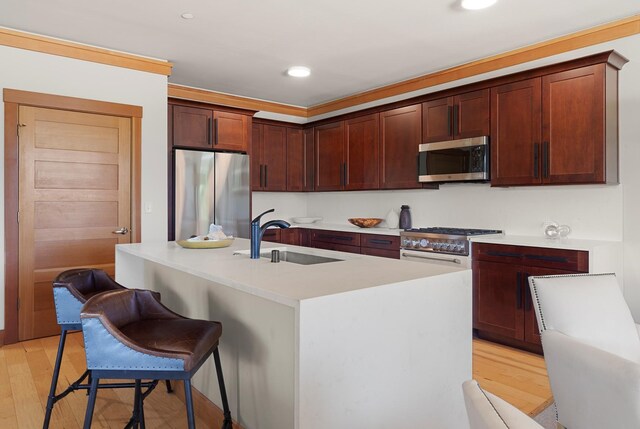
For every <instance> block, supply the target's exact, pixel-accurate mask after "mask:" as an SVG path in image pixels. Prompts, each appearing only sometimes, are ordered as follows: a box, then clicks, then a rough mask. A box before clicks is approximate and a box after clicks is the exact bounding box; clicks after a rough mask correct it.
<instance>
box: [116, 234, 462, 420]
mask: <svg viewBox="0 0 640 429" xmlns="http://www.w3.org/2000/svg"><path fill="white" fill-rule="evenodd" d="M269 248H280V249H282V248H283V246H278V245H275V244H270V243H263V250H267V249H269ZM286 248H287V249H289V250H295V251H299V252H301V253H306V254H312V255H319V256H327V257H331V258H335V259H340V260H339V261H337V262H328V263H321V264H316V265H299V264H294V263H290V262H280V263H277V264H276V263H271V262H270V260H269V259H265V258H261V259H259V260H251V259H249V256H248V254H246V253H245V254H236V253H237V252H238V251H243V250H245V251H246V250H247V249H249V240H244V239H236V240H235V242H234V244H233V245H232V246H231V247H228V248H223V249H206V250H204V249H183V248H181V247H180V246H178V245H177V244H176V243H174V242H169V243H155V244H153V243H143V244H128V245H119V246H117V248H116V279H117V281H118V282H120V283H122V284H123V285H125V286H127V287H131V288H134V287H135V288H145V289H152V290H156V291H158V292H160V293H161V294H162V301H163V303H164V304H165V305H166V306H168V307H169V308H171V309H172V310H174V311H176V312H178V313H180V314H183V315H185V316H187V317H191V318H200V319H209V320H218V321H221V322H222V324H223V334H222V339H221V342H220V354H221V358H222V364H223V368H224V376H225V381H226V383H227V392H228V396H229V401H230V405H231V410H232V414H233V417H234V420H236V421H237V422H238V423H239V424H240V425H241V426H242V427H243V428H244V429H290V428H291V429H326V428H330V427H335V428H337V427H341V428H388V427H422V428H444V427H455V428H465V427H468V423H467V419H466V413H465V410H464V402H463V397H462V390H461V384H462V382H463V381H464V380H466V379H469V378H471V354H472V351H471V340H472V334H471V271H470V270H464V269H463V270H461V269H458V268H450V267H444V266H441V265H431V264H425V263H412V262H406V261H397V260H390V259H385V258H377V257H372V256H365V255H355V254H348V253H342V252H334V251H327V250H321V249H309V248H303V247H296V246H286ZM193 385H194V387H196V388H197V389H198V390H199V391H200V392H202V393H203V394H205V395H206V396H207V397H208V398H209V399H211V401H213V402H214V403H216V404H218V405H219V404H220V398H219V394H218V388H217V382H216V377H215V369H214V366H213V364H212V362H208V363H207V364H205V366H203V367H202V368H201V369H200V371H199V372H198V373H197V374H196V376H195V377H194V379H193Z"/></svg>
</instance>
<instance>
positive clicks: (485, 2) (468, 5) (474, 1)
mask: <svg viewBox="0 0 640 429" xmlns="http://www.w3.org/2000/svg"><path fill="white" fill-rule="evenodd" d="M496 1H498V0H462V2H461V3H460V4H461V6H462V7H463V8H464V9H469V10H478V9H484V8H486V7H489V6H493V5H494V4H496Z"/></svg>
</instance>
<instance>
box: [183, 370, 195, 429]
mask: <svg viewBox="0 0 640 429" xmlns="http://www.w3.org/2000/svg"><path fill="white" fill-rule="evenodd" d="M184 399H185V402H186V406H187V424H188V427H189V429H195V427H196V419H195V416H194V414H193V398H192V397H191V380H190V379H189V380H185V381H184Z"/></svg>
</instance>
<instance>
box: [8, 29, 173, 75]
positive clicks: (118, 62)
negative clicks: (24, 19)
mask: <svg viewBox="0 0 640 429" xmlns="http://www.w3.org/2000/svg"><path fill="white" fill-rule="evenodd" d="M0 45H4V46H10V47H12V48H19V49H26V50H29V51H35V52H41V53H45V54H51V55H58V56H61V57H67V58H74V59H77V60H83V61H90V62H94V63H100V64H107V65H110V66H116V67H124V68H128V69H133V70H138V71H144V72H149V73H155V74H161V75H165V76H170V75H171V69H172V68H173V64H172V63H171V62H169V61H163V60H157V59H154V58H148V57H142V56H138V55H132V54H127V53H124V52H118V51H111V50H109V49H104V48H98V47H95V46H89V45H83V44H81V43H75V42H68V41H66V40H61V39H56V38H53V37H47V36H40V35H37V34H32V33H26V32H23V31H17V30H12V29H9V28H4V27H0Z"/></svg>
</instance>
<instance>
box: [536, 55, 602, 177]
mask: <svg viewBox="0 0 640 429" xmlns="http://www.w3.org/2000/svg"><path fill="white" fill-rule="evenodd" d="M604 67H605V66H604V64H598V65H594V66H589V67H583V68H579V69H574V70H569V71H565V72H560V73H555V74H552V75H548V76H544V77H543V78H542V106H543V109H542V111H543V115H542V134H543V138H544V139H543V155H544V157H543V161H542V162H543V168H542V176H543V180H544V182H545V183H605V181H606V177H605V156H604V154H605V135H604V122H605V114H604V109H605V106H604V84H605V82H604Z"/></svg>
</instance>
